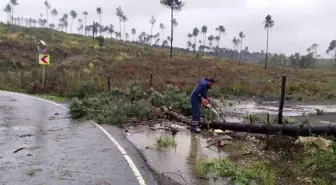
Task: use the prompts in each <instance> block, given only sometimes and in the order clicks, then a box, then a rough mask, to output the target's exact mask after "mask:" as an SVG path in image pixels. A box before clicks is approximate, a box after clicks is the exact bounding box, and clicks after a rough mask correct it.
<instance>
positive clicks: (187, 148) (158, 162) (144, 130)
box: [127, 126, 249, 185]
mask: <svg viewBox="0 0 336 185" xmlns="http://www.w3.org/2000/svg"><path fill="white" fill-rule="evenodd" d="M129 133H131V134H130V135H128V136H127V137H128V139H129V140H130V141H131V142H132V143H133V144H134V145H135V146H136V147H137V148H138V149H140V150H141V151H142V153H143V154H144V156H145V158H146V159H147V162H148V163H149V164H150V166H151V167H153V168H154V169H155V170H156V171H158V172H160V173H163V174H165V175H167V176H169V177H171V178H172V179H174V180H175V181H177V182H179V183H181V184H195V182H197V183H196V184H199V185H219V184H220V185H225V184H228V179H224V178H223V179H221V180H217V181H212V180H211V181H209V180H204V179H203V180H201V179H199V177H200V175H199V169H198V168H197V167H198V164H199V163H200V162H201V161H202V160H205V159H212V158H218V157H223V156H228V155H229V154H233V153H236V152H239V151H238V150H237V151H235V149H236V147H235V146H225V147H224V150H223V149H222V150H221V151H218V149H217V147H216V146H212V147H209V148H206V146H207V145H208V144H209V143H207V141H206V140H207V138H208V137H209V136H207V134H206V133H205V134H202V135H199V134H190V132H189V131H188V130H186V129H180V131H179V132H178V133H177V134H176V135H175V136H174V139H175V141H176V144H177V145H176V146H175V147H174V146H171V147H169V148H165V149H161V150H158V149H157V148H156V137H158V136H161V135H165V136H170V137H172V132H171V131H168V130H164V129H162V130H159V129H157V130H152V129H150V128H149V127H148V126H139V127H133V128H130V129H129ZM246 145H249V144H248V142H246ZM182 177H183V178H182ZM225 182H226V183H225Z"/></svg>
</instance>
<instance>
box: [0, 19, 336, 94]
mask: <svg viewBox="0 0 336 185" xmlns="http://www.w3.org/2000/svg"><path fill="white" fill-rule="evenodd" d="M40 39H41V40H44V41H46V43H47V44H48V46H49V54H50V55H51V65H50V66H46V68H45V69H46V84H45V87H43V86H41V85H40V82H41V79H42V67H41V66H39V65H38V64H37V63H36V56H37V55H36V42H37V41H38V40H40ZM100 41H101V42H100V44H101V46H99V39H93V38H92V37H85V36H82V35H76V34H67V33H64V32H60V31H55V30H52V29H47V28H25V27H19V26H9V25H4V24H0V51H1V52H0V88H1V89H11V90H17V91H25V92H30V93H41V92H44V93H62V94H63V95H68V94H71V93H74V92H77V91H78V90H79V89H81V88H83V86H85V87H88V86H90V87H91V89H92V90H95V91H107V84H108V82H107V78H108V77H109V78H110V84H111V87H124V86H126V85H127V84H129V83H137V84H138V85H140V86H141V87H142V88H149V86H150V81H151V80H150V79H151V78H150V76H152V77H153V79H152V80H153V81H152V85H153V87H154V88H156V89H158V90H162V89H164V88H165V87H166V85H167V84H173V85H175V86H178V87H179V88H180V89H182V90H185V91H190V90H191V89H192V88H193V87H194V86H195V85H196V83H197V82H198V80H199V79H200V78H201V77H215V78H216V79H217V80H219V82H218V84H217V85H216V86H215V87H214V89H213V90H211V93H212V94H214V95H217V96H223V95H235V96H261V97H266V96H267V97H273V98H278V96H279V92H280V80H281V75H282V73H286V74H287V75H288V83H287V98H288V99H293V98H295V99H298V100H301V99H331V98H335V97H336V91H335V88H334V87H335V85H336V80H335V75H334V72H333V71H331V70H324V71H322V70H313V69H306V70H301V69H296V68H287V67H285V68H282V67H277V66H274V65H271V66H270V67H269V69H267V70H264V68H263V65H259V64H252V63H248V62H243V61H238V60H237V59H236V58H237V56H239V55H238V53H235V55H234V60H232V56H231V57H230V54H232V53H230V50H224V49H223V50H222V51H221V52H219V55H221V56H223V57H225V59H224V58H223V59H220V58H217V57H215V56H213V53H205V54H204V56H202V53H201V52H198V54H197V55H196V54H194V53H193V52H188V51H186V50H185V49H181V48H180V49H178V48H175V49H174V59H173V61H169V49H167V48H164V47H158V46H156V47H151V46H149V45H146V44H140V43H131V42H118V41H116V40H114V39H106V38H105V39H101V40H100ZM240 58H241V59H242V60H250V61H255V62H257V61H258V60H261V59H263V56H262V55H261V54H258V53H252V54H251V53H250V54H247V53H246V54H244V53H242V54H241V57H240ZM271 61H272V58H271V59H270V62H271Z"/></svg>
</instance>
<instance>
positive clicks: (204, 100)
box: [201, 98, 210, 106]
mask: <svg viewBox="0 0 336 185" xmlns="http://www.w3.org/2000/svg"><path fill="white" fill-rule="evenodd" d="M201 102H202V104H203V105H205V106H207V105H208V104H209V103H210V101H209V99H205V98H202V100H201Z"/></svg>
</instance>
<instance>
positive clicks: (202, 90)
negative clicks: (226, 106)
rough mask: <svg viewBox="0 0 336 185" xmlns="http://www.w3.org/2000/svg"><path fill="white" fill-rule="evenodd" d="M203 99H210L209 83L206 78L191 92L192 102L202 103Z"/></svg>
mask: <svg viewBox="0 0 336 185" xmlns="http://www.w3.org/2000/svg"><path fill="white" fill-rule="evenodd" d="M202 97H203V98H207V97H208V81H207V80H206V79H205V78H202V79H201V80H200V81H199V83H198V85H197V87H196V88H195V89H194V90H193V91H192V92H191V95H190V101H191V102H194V103H196V102H197V103H200V102H201V98H202Z"/></svg>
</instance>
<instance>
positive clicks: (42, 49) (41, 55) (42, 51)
mask: <svg viewBox="0 0 336 185" xmlns="http://www.w3.org/2000/svg"><path fill="white" fill-rule="evenodd" d="M37 53H38V63H39V64H40V65H42V85H43V86H44V85H45V65H49V64H50V55H49V54H48V46H47V44H46V43H45V42H44V41H43V40H39V41H38V42H37Z"/></svg>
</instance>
